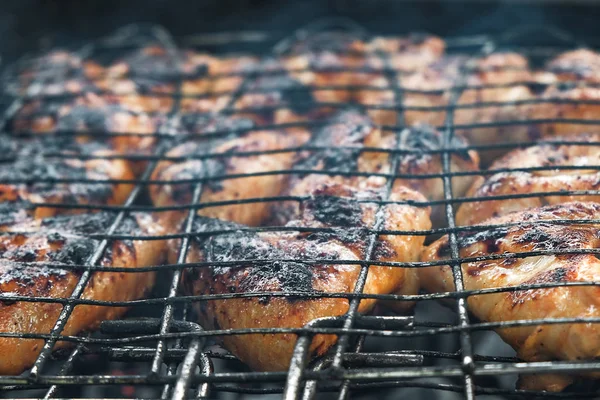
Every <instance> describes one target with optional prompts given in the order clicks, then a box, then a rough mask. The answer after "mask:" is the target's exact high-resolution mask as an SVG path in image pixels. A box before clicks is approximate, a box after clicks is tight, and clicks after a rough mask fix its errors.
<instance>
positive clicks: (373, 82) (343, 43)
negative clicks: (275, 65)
mask: <svg viewBox="0 0 600 400" xmlns="http://www.w3.org/2000/svg"><path fill="white" fill-rule="evenodd" d="M444 49H445V44H444V42H443V41H442V40H441V39H439V38H437V37H434V36H427V35H412V36H409V37H406V38H383V37H375V38H372V39H371V40H369V41H362V40H358V39H357V37H356V35H351V34H340V33H338V34H336V33H331V32H327V33H323V34H320V35H314V36H312V37H311V38H310V39H307V40H306V41H300V42H299V43H297V44H296V45H295V46H294V47H293V49H292V51H291V53H292V54H291V55H290V56H289V57H287V58H286V59H285V61H284V62H285V64H286V65H287V68H288V69H289V70H290V71H291V73H292V75H293V76H294V77H295V78H296V79H298V80H299V81H301V82H302V83H304V84H305V85H308V86H310V87H311V88H319V89H317V90H314V97H315V98H316V99H317V100H318V101H320V102H325V103H358V104H363V105H369V106H387V107H390V106H393V105H394V104H395V103H396V102H397V101H398V100H399V99H397V98H396V94H395V93H394V88H395V83H394V82H391V81H390V79H389V76H390V74H392V76H393V72H392V71H391V70H393V69H396V70H398V71H403V72H407V71H412V72H414V71H418V70H421V69H423V68H424V67H425V66H427V65H429V64H431V63H432V62H434V61H435V60H437V59H438V58H439V57H441V55H442V54H443V52H444ZM328 86H329V87H332V86H335V87H337V88H335V89H333V88H331V89H327V88H326V87H328ZM384 89H387V90H384ZM368 113H369V115H370V116H371V117H372V118H373V119H374V120H375V122H377V123H378V124H386V125H395V124H396V123H397V122H398V121H397V114H398V113H397V111H394V110H385V109H376V108H371V109H369V111H368Z"/></svg>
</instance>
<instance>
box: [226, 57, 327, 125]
mask: <svg viewBox="0 0 600 400" xmlns="http://www.w3.org/2000/svg"><path fill="white" fill-rule="evenodd" d="M286 63H287V62H286V61H285V60H281V59H277V58H270V57H267V58H265V59H264V60H262V61H261V63H260V64H258V65H257V67H256V70H255V73H254V75H251V76H248V77H247V78H246V79H247V81H246V84H245V86H244V89H243V92H242V93H241V94H240V95H239V97H238V98H237V100H236V101H235V104H234V108H235V109H236V110H238V111H236V113H237V114H238V115H243V116H246V117H249V118H252V119H254V120H256V121H257V122H259V123H262V124H265V123H266V124H285V123H293V122H298V121H309V120H313V119H315V118H317V117H319V116H323V115H327V114H328V113H331V111H332V109H331V107H322V106H321V107H319V106H318V105H317V104H316V102H317V101H324V100H321V99H320V91H319V90H314V89H313V88H312V87H311V86H309V84H307V83H306V82H302V81H301V80H299V79H298V77H297V76H295V74H294V73H293V72H288V71H287V70H286ZM292 69H293V68H292ZM330 101H331V100H330Z"/></svg>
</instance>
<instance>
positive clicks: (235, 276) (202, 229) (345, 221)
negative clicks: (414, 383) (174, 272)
mask: <svg viewBox="0 0 600 400" xmlns="http://www.w3.org/2000/svg"><path fill="white" fill-rule="evenodd" d="M377 199H379V195H378V194H377V193H376V192H372V191H366V190H364V191H358V190H356V189H354V188H351V187H348V186H344V185H342V184H337V183H332V184H330V185H322V186H320V187H318V188H317V189H315V191H314V192H313V193H312V195H311V197H310V198H309V199H308V200H306V201H304V202H303V203H302V206H301V209H300V214H299V215H298V217H297V219H294V220H291V221H289V222H288V223H287V225H286V226H288V227H298V228H335V230H334V231H333V232H324V233H319V232H314V233H310V232H294V231H292V232H261V233H253V232H244V231H241V230H239V229H241V228H243V226H240V225H237V224H233V223H227V222H221V221H219V220H213V219H208V218H199V220H198V221H197V224H196V226H195V227H194V232H197V233H209V232H211V231H215V230H222V229H226V230H232V232H231V233H227V234H224V235H213V236H212V237H210V238H209V237H208V236H206V235H202V236H197V237H196V238H195V240H194V243H193V245H192V247H191V249H190V251H189V253H188V257H187V262H192V263H193V262H207V263H208V264H207V265H202V266H200V267H198V268H189V269H187V270H185V272H184V277H183V286H184V290H185V292H186V293H187V294H190V295H208V294H215V295H216V294H227V293H260V292H280V293H289V292H299V293H296V294H297V295H299V297H293V298H290V297H271V298H262V297H250V298H236V299H227V300H211V301H203V302H199V303H195V309H196V311H197V313H198V316H199V318H200V322H201V323H202V324H203V326H205V327H207V328H210V329H242V328H298V327H302V326H304V325H305V324H307V323H308V322H310V321H311V320H313V319H315V318H319V317H325V316H337V315H343V314H344V313H345V312H346V311H347V310H348V300H347V299H344V298H317V299H308V298H302V296H301V295H302V294H303V293H306V294H319V293H350V292H352V290H353V289H354V285H355V284H356V280H357V278H358V274H359V272H360V266H359V265H355V264H352V261H354V260H357V261H358V260H361V259H365V258H366V257H367V254H366V250H367V243H368V240H369V234H368V231H367V229H368V228H373V226H374V223H375V220H376V214H377V208H378V207H377V205H376V204H374V203H369V202H359V201H357V200H361V201H369V200H377ZM422 199H423V198H422V196H420V195H419V194H418V193H416V192H413V191H411V190H409V189H405V188H402V189H398V190H396V191H394V194H393V195H392V200H393V201H402V200H422ZM383 212H384V213H385V214H384V217H383V220H384V223H383V226H382V229H386V230H387V229H389V230H399V229H401V230H405V229H406V230H419V229H429V227H430V222H429V210H428V209H426V208H417V207H413V206H408V205H404V204H402V205H399V204H388V205H385V206H384V210H383ZM423 239H424V237H423V236H412V235H411V236H408V235H407V236H401V235H382V236H381V237H379V238H378V242H377V245H376V246H375V251H374V253H375V254H374V257H373V258H372V259H373V260H377V261H392V260H393V261H409V260H415V259H416V258H417V257H418V253H419V251H420V249H421V247H422V243H423ZM175 244H176V243H174V246H173V248H175V249H177V246H175ZM170 254H171V259H172V260H174V259H176V257H177V251H172V252H171V253H170ZM285 259H287V260H289V259H294V260H298V261H297V262H296V261H293V262H289V261H281V260H285ZM336 259H339V260H348V261H349V265H345V264H344V265H340V264H331V263H328V262H327V260H336ZM253 260H266V261H265V262H264V264H263V263H260V264H258V265H253V264H251V262H252V261H253ZM321 260H322V262H320V261H321ZM225 261H236V262H237V264H236V265H233V266H232V265H229V266H219V265H210V262H215V263H218V262H225ZM306 261H315V262H316V263H317V264H313V263H307V262H306ZM417 290H418V281H417V279H416V272H415V271H414V270H413V269H405V268H394V267H381V266H371V267H370V268H369V274H368V277H367V281H366V284H365V287H364V290H363V293H391V292H398V293H402V294H415V293H416V292H417ZM374 303H375V302H374V300H372V299H370V300H363V301H362V302H361V303H360V306H359V312H363V313H364V312H368V311H369V310H370V309H371V308H372V307H373V306H374ZM409 306H410V304H406V303H405V302H402V304H400V302H399V304H398V308H399V309H406V308H408V307H409ZM295 337H296V336H295V335H293V334H264V335H262V334H261V335H259V334H254V335H227V336H224V337H222V341H223V343H224V345H225V347H226V348H227V349H229V350H230V351H231V352H232V353H233V354H235V355H236V356H237V357H239V358H240V359H241V360H242V361H244V362H245V363H247V364H248V365H249V366H250V367H252V368H253V369H256V370H268V371H276V370H285V369H286V368H287V367H288V364H289V361H290V357H291V354H292V350H293V347H294V343H295ZM335 340H336V338H335V337H334V336H329V335H318V336H316V337H315V339H314V340H313V343H312V345H311V349H310V352H311V355H312V356H317V355H322V354H324V353H325V352H326V351H327V349H328V348H329V347H330V346H331V345H332V344H333V343H334V342H335Z"/></svg>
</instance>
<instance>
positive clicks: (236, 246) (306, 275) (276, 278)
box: [194, 217, 315, 300]
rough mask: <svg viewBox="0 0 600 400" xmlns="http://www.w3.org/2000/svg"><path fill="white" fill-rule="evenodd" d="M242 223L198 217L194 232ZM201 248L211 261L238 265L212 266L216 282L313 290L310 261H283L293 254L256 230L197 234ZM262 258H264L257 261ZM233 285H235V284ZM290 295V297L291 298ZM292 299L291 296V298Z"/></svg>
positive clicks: (242, 287)
mask: <svg viewBox="0 0 600 400" xmlns="http://www.w3.org/2000/svg"><path fill="white" fill-rule="evenodd" d="M241 228H242V226H241V225H238V224H235V223H229V222H223V221H220V220H215V219H211V218H204V217H199V218H198V220H197V221H196V223H195V229H194V232H196V233H199V232H200V233H202V232H211V231H212V232H214V231H222V230H235V229H241ZM195 241H196V243H198V244H199V247H200V249H201V252H202V254H203V256H204V258H205V259H206V261H209V262H231V261H235V262H236V265H235V266H229V265H227V266H212V267H209V270H210V274H211V276H212V278H213V279H214V281H215V283H221V284H222V285H223V287H224V288H229V289H227V290H234V291H235V292H236V293H253V292H261V291H283V292H292V291H294V292H295V291H299V292H307V293H308V292H313V291H314V288H313V284H312V281H313V268H315V267H311V266H310V263H302V262H293V261H282V260H286V259H288V260H289V259H290V258H298V259H305V258H304V257H299V256H298V257H294V256H292V255H290V254H287V253H286V252H285V251H283V250H281V249H280V248H278V247H275V246H273V245H271V244H269V243H268V242H266V241H263V240H262V239H261V238H260V237H259V236H258V235H257V234H256V233H253V232H243V231H240V230H237V231H234V232H232V233H226V234H224V233H220V234H218V235H217V234H215V235H213V236H205V235H202V236H197V237H195ZM256 260H261V262H259V263H257V262H254V261H256ZM232 285H233V286H232ZM288 299H289V298H288ZM290 300H291V299H290Z"/></svg>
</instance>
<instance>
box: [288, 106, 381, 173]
mask: <svg viewBox="0 0 600 400" xmlns="http://www.w3.org/2000/svg"><path fill="white" fill-rule="evenodd" d="M372 129H373V123H372V121H371V120H370V119H369V118H368V117H367V116H364V115H362V114H361V113H359V112H357V111H355V110H350V111H344V112H341V113H338V114H337V115H336V116H335V117H334V118H333V119H332V121H331V123H329V124H327V126H325V127H324V128H322V129H319V130H317V131H316V132H315V133H314V134H313V137H312V138H311V140H310V143H309V145H311V146H319V147H324V149H322V150H321V149H319V150H313V151H311V152H310V154H308V155H306V154H304V155H301V156H300V157H299V159H298V160H297V161H296V163H295V164H294V167H295V168H297V169H314V168H316V167H317V166H319V165H321V166H322V168H321V169H323V170H326V171H331V172H342V173H351V172H354V171H356V170H357V169H358V158H359V156H360V154H361V151H362V147H364V141H365V139H366V138H367V136H368V135H369V134H370V133H371V131H372ZM340 147H356V148H355V149H354V148H340Z"/></svg>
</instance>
